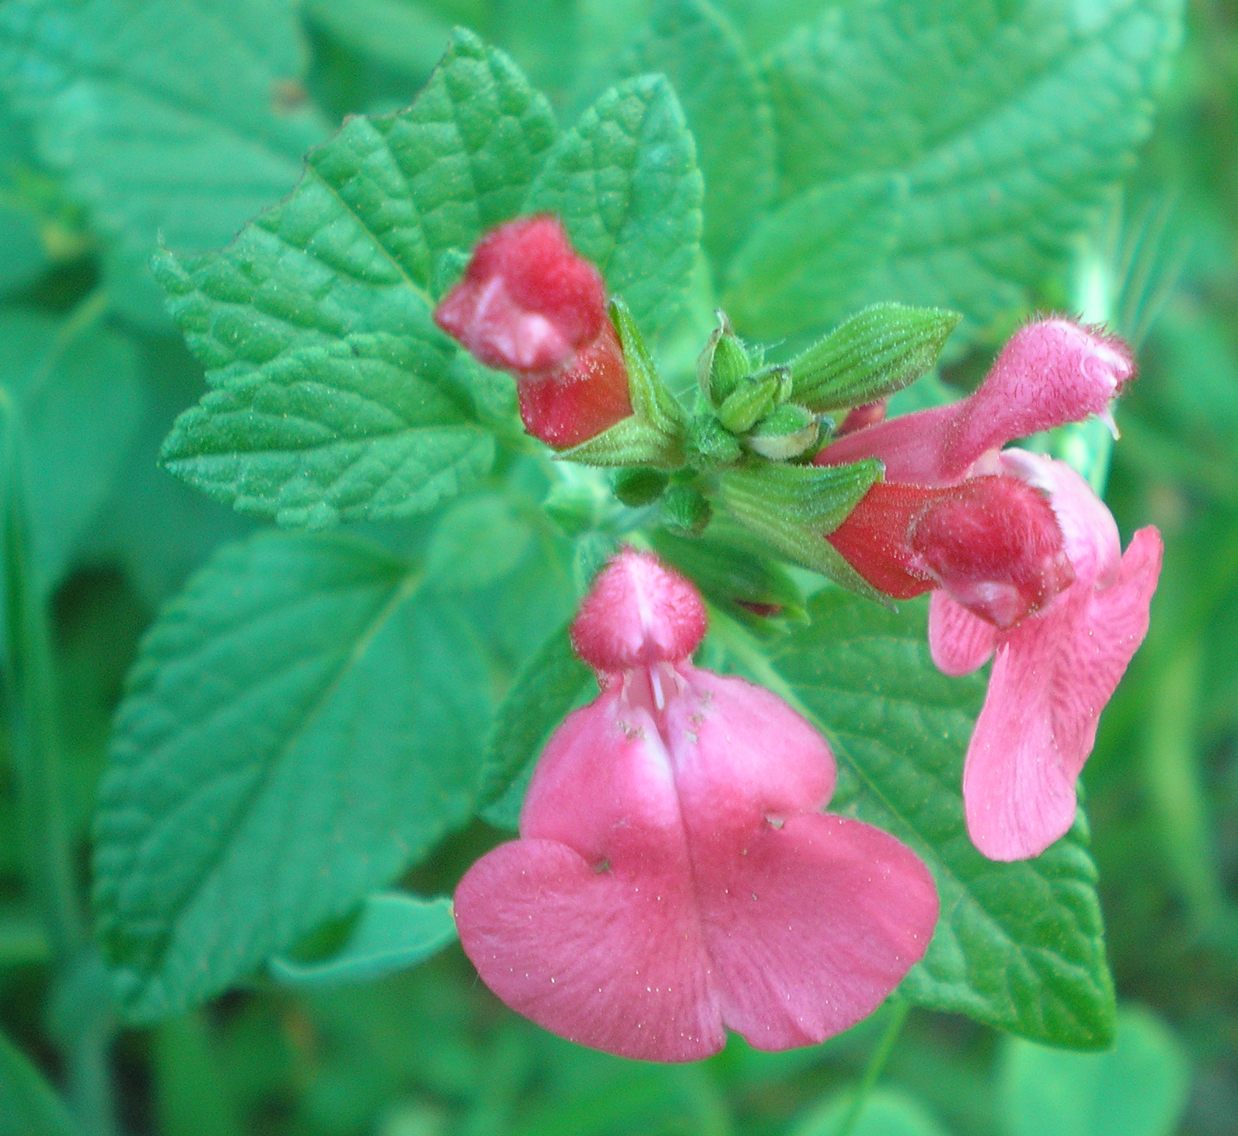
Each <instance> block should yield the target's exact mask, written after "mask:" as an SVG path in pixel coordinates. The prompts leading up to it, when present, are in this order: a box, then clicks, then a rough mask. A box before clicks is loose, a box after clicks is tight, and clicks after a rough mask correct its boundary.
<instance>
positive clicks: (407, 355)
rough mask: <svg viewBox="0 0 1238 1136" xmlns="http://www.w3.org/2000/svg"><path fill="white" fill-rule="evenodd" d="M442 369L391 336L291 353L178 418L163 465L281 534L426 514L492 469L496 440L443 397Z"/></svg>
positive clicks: (412, 343) (419, 347)
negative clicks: (291, 528) (283, 529)
mask: <svg viewBox="0 0 1238 1136" xmlns="http://www.w3.org/2000/svg"><path fill="white" fill-rule="evenodd" d="M450 366H451V354H450V352H449V350H448V349H446V348H445V347H441V346H439V345H437V344H431V343H430V342H428V341H418V340H416V339H411V338H400V337H397V336H393V335H373V336H361V335H356V334H353V335H350V336H349V337H348V341H347V342H343V343H336V344H331V345H327V346H318V345H315V346H309V347H305V348H292V349H289V350H286V351H283V352H282V353H281V354H280V355H279V356H277V357H276V358H275V359H274V360H273V361H272V362H271V363H270V364H268V365H267V366H265V367H263V368H262V369H261V371H258V372H255V373H253V374H250V375H246V376H242V377H237V378H234V379H232V380H231V381H229V382H227V383H226V384H225V385H223V386H221V387H219V388H217V389H216V390H213V391H211V392H209V393H208V394H207V395H206V396H205V397H204V398H203V399H202V401H201V402H200V403H199V404H198V405H197V406H195V407H192V408H191V409H189V410H187V411H185V413H184V414H182V415H181V416H180V417H179V418H178V419H177V420H176V424H175V425H174V426H173V428H172V432H171V433H170V434H169V435H168V437H167V440H166V441H165V442H164V445H163V449H162V451H161V453H160V460H161V461H162V463H163V465H164V466H165V467H166V468H167V469H168V470H170V471H171V472H172V473H175V474H177V476H179V477H182V478H183V479H184V480H185V481H187V482H189V484H191V485H192V486H194V487H195V488H196V489H201V490H202V491H204V492H206V493H209V494H210V495H211V496H212V497H216V498H218V499H219V500H221V501H227V502H229V503H231V504H232V506H233V507H234V508H235V509H236V510H237V511H238V512H241V513H249V514H253V515H256V516H263V517H271V518H273V519H274V520H275V521H276V522H278V523H279V524H281V525H298V526H305V527H309V528H323V527H326V526H328V525H332V524H335V523H336V522H338V521H351V520H384V519H388V518H393V517H406V516H409V515H411V514H414V513H420V512H424V511H425V510H427V509H430V508H432V507H433V506H434V505H436V504H438V503H439V501H441V500H443V499H444V498H445V497H450V496H453V495H454V494H456V493H458V492H460V490H462V489H464V488H466V487H467V486H468V485H470V484H472V483H473V482H474V481H475V480H476V479H477V478H479V477H481V476H482V475H483V474H485V473H486V471H487V470H488V469H489V468H490V464H491V462H492V461H493V458H494V441H493V437H492V436H491V434H490V433H489V432H488V431H487V430H485V429H484V428H483V427H482V426H480V425H479V424H478V423H477V422H476V421H473V420H471V419H470V418H469V417H467V415H466V412H465V410H464V409H463V407H462V406H461V404H460V402H459V401H458V400H457V399H456V398H455V397H454V394H453V392H452V390H451V388H450V386H449V385H448V384H449V372H450Z"/></svg>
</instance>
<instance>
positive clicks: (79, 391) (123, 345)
mask: <svg viewBox="0 0 1238 1136" xmlns="http://www.w3.org/2000/svg"><path fill="white" fill-rule="evenodd" d="M98 315H99V311H98V308H97V306H96V307H88V308H84V309H81V310H79V311H78V312H77V313H76V314H75V315H74V316H71V317H70V318H69V319H67V320H64V319H55V318H54V317H51V316H48V315H46V314H43V313H41V312H36V311H33V310H29V311H26V310H22V309H18V308H8V309H5V310H4V311H0V343H3V344H4V350H5V358H4V364H3V367H2V368H0V390H2V391H3V393H4V394H6V395H7V396H8V397H10V398H12V399H13V401H14V403H15V404H16V406H17V408H18V409H19V411H20V414H21V419H22V422H23V424H24V426H25V431H24V439H23V442H24V444H23V447H22V448H23V450H24V451H25V455H26V465H27V469H26V472H25V476H24V481H25V484H26V485H27V487H28V492H29V495H30V526H31V539H32V541H33V542H34V553H33V555H34V557H35V560H36V563H37V564H38V567H39V571H40V575H41V577H42V580H43V582H44V583H45V584H47V585H49V586H51V585H54V584H55V583H57V582H58V581H59V580H60V578H61V577H62V576H63V575H64V574H65V572H66V571H67V570H68V568H69V567H70V566H71V564H72V563H73V561H74V559H75V557H76V556H77V554H78V553H79V552H80V551H81V549H82V545H83V542H84V539H85V536H86V534H87V531H88V529H89V527H90V525H91V523H92V522H93V521H94V520H95V519H96V516H97V514H98V513H99V511H100V509H101V507H102V506H103V504H104V502H105V501H106V500H107V497H108V494H109V492H110V491H111V489H112V487H113V483H114V482H115V480H116V478H117V476H118V475H119V473H120V471H121V469H122V468H123V465H124V460H125V458H126V456H127V449H128V445H129V442H130V440H131V439H132V437H133V436H134V433H135V432H136V429H137V426H138V422H139V419H140V416H141V413H142V409H143V406H142V402H143V393H142V390H141V387H140V386H139V383H138V380H137V375H136V373H135V372H136V368H137V359H136V357H135V354H134V351H133V348H132V346H131V345H130V342H129V340H127V339H126V338H125V337H124V336H121V335H118V334H117V333H115V332H113V331H110V330H108V329H107V328H105V327H103V326H102V325H101V324H100V322H99V319H98Z"/></svg>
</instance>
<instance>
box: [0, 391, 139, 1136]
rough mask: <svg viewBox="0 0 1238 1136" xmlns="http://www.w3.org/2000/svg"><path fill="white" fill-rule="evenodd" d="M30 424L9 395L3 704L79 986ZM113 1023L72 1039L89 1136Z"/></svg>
mask: <svg viewBox="0 0 1238 1136" xmlns="http://www.w3.org/2000/svg"><path fill="white" fill-rule="evenodd" d="M23 428H24V424H23V421H22V415H21V410H20V408H19V407H18V406H17V405H16V403H15V402H14V401H13V399H12V397H11V396H10V395H9V394H8V393H7V392H6V391H4V390H3V389H2V388H0V627H2V628H3V642H2V644H0V653H2V654H0V658H2V662H3V668H2V669H3V684H2V685H3V699H4V706H5V711H6V715H7V721H8V725H9V733H10V749H11V753H12V761H13V773H14V782H15V785H16V790H17V796H18V803H19V806H20V813H21V818H22V837H23V850H24V858H25V862H26V872H27V880H28V886H29V888H30V892H31V896H32V899H33V901H34V906H35V908H36V910H37V911H38V913H39V916H40V919H41V921H42V923H43V926H44V930H45V934H46V937H47V945H48V950H49V953H50V956H51V962H52V965H53V967H54V968H55V971H56V976H57V984H58V985H60V986H64V985H65V984H67V983H70V982H71V981H72V975H73V974H75V973H77V972H78V971H79V969H80V967H81V965H82V963H83V961H84V960H85V959H87V958H88V957H89V956H90V952H91V951H92V947H91V943H90V939H89V935H88V934H87V931H86V926H85V921H84V919H83V914H82V902H81V898H80V894H79V890H78V881H77V878H76V870H75V866H74V863H73V844H72V839H71V835H70V832H69V825H68V821H67V818H66V816H65V786H64V770H63V765H62V760H61V748H60V718H59V712H58V705H59V704H58V698H57V692H56V673H55V666H54V662H53V657H52V637H51V627H50V621H49V618H48V610H47V586H46V582H45V581H44V580H42V579H41V578H40V575H39V567H38V562H37V560H36V558H35V550H34V547H33V542H32V539H31V529H30V521H29V503H28V500H27V495H26V485H25V476H24V474H25V470H26V460H25V453H24V443H25V439H24V434H23ZM109 1023H110V1015H104V1016H102V1017H99V1016H95V1017H94V1018H93V1021H92V1024H91V1025H90V1026H89V1027H88V1028H83V1029H80V1030H74V1031H73V1032H72V1034H71V1035H70V1036H68V1037H66V1038H65V1039H64V1042H63V1045H64V1049H65V1055H64V1057H65V1062H64V1063H65V1069H66V1072H67V1077H68V1080H69V1082H70V1095H71V1097H72V1103H73V1107H74V1111H75V1113H76V1114H77V1117H78V1120H79V1123H80V1124H81V1126H82V1130H83V1131H84V1132H87V1133H90V1134H91V1136H109V1134H110V1133H112V1132H113V1131H114V1130H115V1129H114V1121H113V1111H112V1099H111V1098H112V1094H111V1084H110V1074H109V1070H108V1056H107V1054H108V1048H109V1045H110V1041H111V1032H112V1027H111V1025H110V1024H109Z"/></svg>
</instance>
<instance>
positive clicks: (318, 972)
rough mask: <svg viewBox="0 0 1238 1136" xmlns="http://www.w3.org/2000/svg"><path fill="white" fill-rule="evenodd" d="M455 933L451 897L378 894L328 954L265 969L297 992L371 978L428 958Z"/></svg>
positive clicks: (280, 961)
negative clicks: (324, 956)
mask: <svg viewBox="0 0 1238 1136" xmlns="http://www.w3.org/2000/svg"><path fill="white" fill-rule="evenodd" d="M455 937H456V923H455V920H454V919H453V918H452V914H451V900H449V899H419V898H417V896H413V895H405V894H403V893H402V892H380V893H378V894H377V895H371V896H369V897H368V898H367V899H366V900H365V902H364V903H363V904H362V905H361V911H360V912H359V914H358V915H357V919H356V922H355V923H354V924H353V926H352V928H351V930H350V931H349V933H348V936H347V938H346V939H345V941H344V942H343V944H342V945H341V946H340V947H339V949H338V950H336V951H335V952H333V953H332V954H331V955H330V956H329V957H327V958H322V959H314V960H312V961H301V960H299V959H295V958H291V957H288V956H281V957H279V958H274V959H272V960H271V961H270V963H268V964H267V970H268V972H269V973H270V975H271V977H272V978H273V979H275V981H276V982H278V983H279V984H280V985H281V986H289V987H292V988H293V989H298V990H320V989H330V988H332V987H336V986H347V985H352V984H354V983H357V982H373V981H374V980H375V979H379V978H386V977H387V976H388V975H390V974H396V973H398V972H399V971H401V970H407V969H409V967H413V966H416V965H417V964H418V963H422V962H425V960H426V959H428V958H430V956H431V955H434V954H436V953H437V952H438V951H441V950H442V949H443V948H444V947H445V946H447V944H448V943H450V942H452V941H453V940H454V939H455Z"/></svg>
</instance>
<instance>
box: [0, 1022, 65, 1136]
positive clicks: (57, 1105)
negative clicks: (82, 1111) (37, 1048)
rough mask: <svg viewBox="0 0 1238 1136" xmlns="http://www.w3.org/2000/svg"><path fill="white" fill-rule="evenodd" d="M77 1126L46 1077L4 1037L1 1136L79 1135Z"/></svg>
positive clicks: (0, 1070)
mask: <svg viewBox="0 0 1238 1136" xmlns="http://www.w3.org/2000/svg"><path fill="white" fill-rule="evenodd" d="M76 1133H77V1126H76V1125H75V1124H74V1123H73V1120H72V1119H71V1118H70V1116H69V1113H68V1110H67V1109H66V1108H65V1106H64V1105H63V1104H62V1103H61V1101H60V1098H59V1097H58V1096H56V1094H55V1093H54V1092H53V1091H52V1089H51V1086H50V1085H48V1083H47V1082H46V1081H45V1080H44V1079H43V1076H42V1074H41V1073H40V1072H39V1071H38V1070H37V1069H36V1068H35V1067H34V1066H33V1065H32V1064H31V1063H30V1061H29V1060H28V1059H27V1057H26V1055H25V1054H24V1053H22V1051H21V1050H20V1049H18V1048H17V1047H16V1046H15V1045H14V1044H13V1043H12V1042H11V1041H9V1039H8V1038H7V1037H5V1036H4V1035H3V1034H0V1136H75V1134H76Z"/></svg>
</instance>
